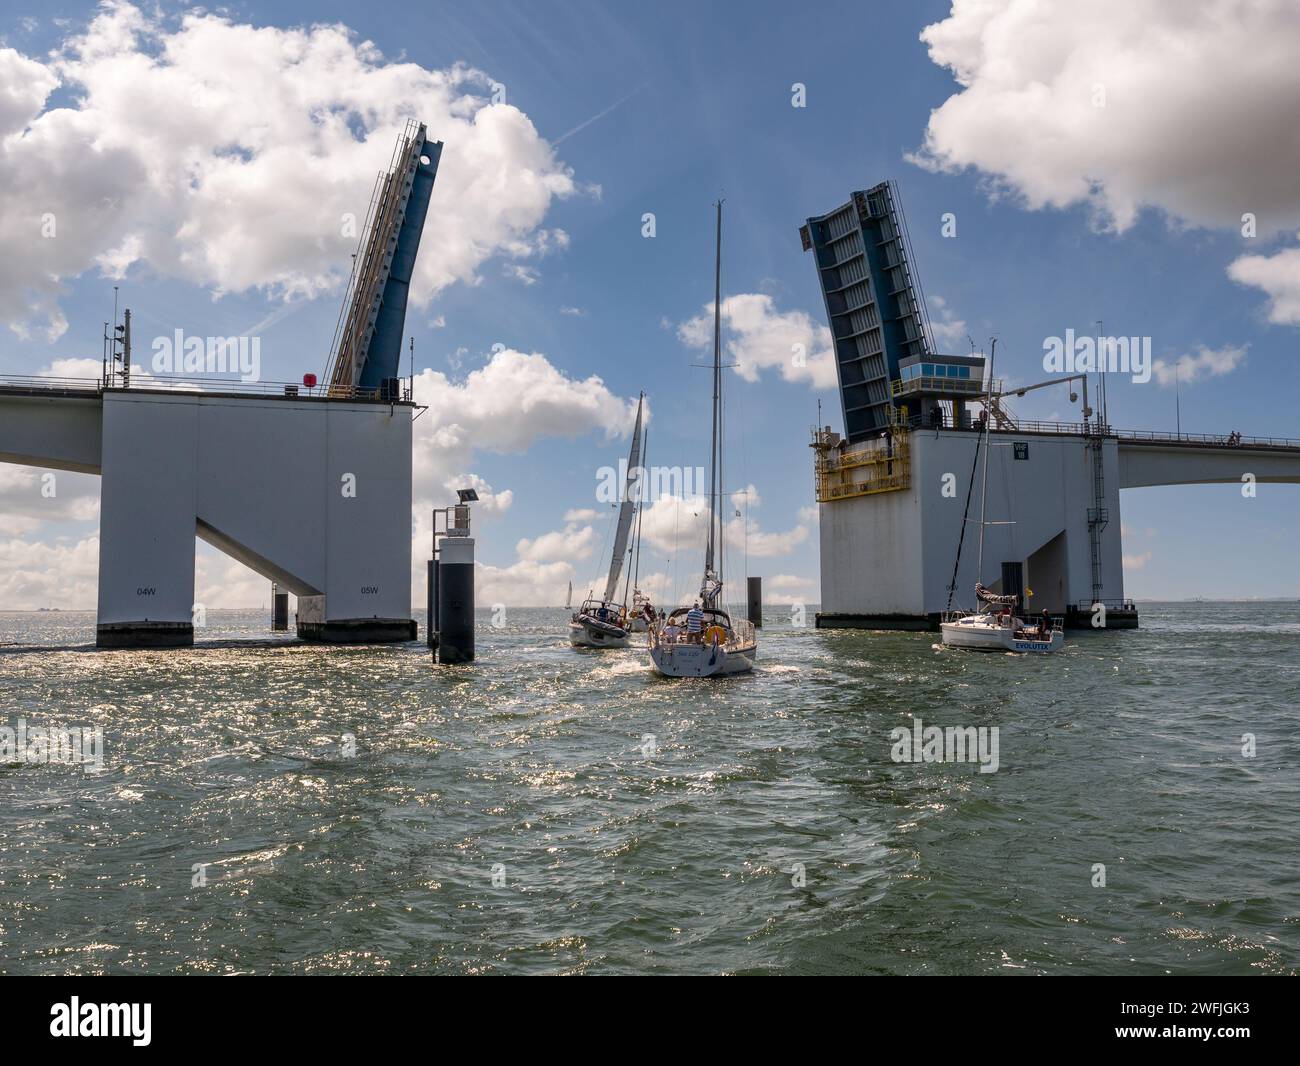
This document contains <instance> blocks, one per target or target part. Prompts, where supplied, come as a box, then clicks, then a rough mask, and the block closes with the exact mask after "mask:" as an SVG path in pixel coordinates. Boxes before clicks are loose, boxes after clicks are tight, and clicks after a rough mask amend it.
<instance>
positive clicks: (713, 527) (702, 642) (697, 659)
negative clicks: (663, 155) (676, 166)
mask: <svg viewBox="0 0 1300 1066" xmlns="http://www.w3.org/2000/svg"><path fill="white" fill-rule="evenodd" d="M717 211H718V218H717V255H716V259H715V263H714V271H713V434H712V443H711V447H710V451H709V535H708V541H707V543H706V545H705V550H704V577H703V579H702V581H701V583H700V598H699V600H698V601H696V603H694V604H693V605H691V606H689V607H678V608H677V609H676V610H674V611H673V612H672V613H671V614H669V615H668V616H667V617H666V618H662V619H656V620H655V622H654V623H653V624H652V625H651V626H650V635H649V644H650V661H651V663H652V664H653V665H654V668H655V671H656V672H658V673H660V674H662V675H664V676H665V677H722V676H725V675H728V674H741V673H748V672H749V671H751V670H753V669H754V658H755V656H756V655H757V654H758V640H757V638H756V636H755V633H754V625H753V623H752V622H750V621H748V620H747V619H733V618H732V617H731V615H730V614H729V613H728V612H727V611H726V610H725V609H724V608H723V607H722V603H721V599H722V585H723V582H722V556H723V525H722V507H721V506H720V503H721V496H722V495H724V494H725V493H723V492H722V491H720V485H721V479H722V434H721V428H722V427H721V422H722V201H721V200H719V201H718V204H717Z"/></svg>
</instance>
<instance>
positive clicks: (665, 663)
mask: <svg viewBox="0 0 1300 1066" xmlns="http://www.w3.org/2000/svg"><path fill="white" fill-rule="evenodd" d="M757 653H758V648H757V646H755V645H752V644H751V645H749V646H748V647H742V648H736V649H733V650H731V651H728V650H727V649H726V648H715V647H713V646H712V645H708V644H656V645H655V646H654V647H652V648H651V649H650V662H651V663H652V664H653V665H654V668H655V671H656V672H657V673H660V674H662V675H663V676H664V677H727V676H730V675H732V674H745V673H749V672H750V671H751V670H753V669H754V657H755V655H756V654H757Z"/></svg>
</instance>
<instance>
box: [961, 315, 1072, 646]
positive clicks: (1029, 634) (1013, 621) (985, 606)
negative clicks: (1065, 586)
mask: <svg viewBox="0 0 1300 1066" xmlns="http://www.w3.org/2000/svg"><path fill="white" fill-rule="evenodd" d="M996 354H997V340H996V339H995V340H994V341H993V344H992V346H991V348H990V351H989V371H988V373H989V383H988V388H987V390H986V392H985V400H984V405H985V411H988V410H990V409H991V408H990V405H991V399H992V393H993V359H994V356H996ZM990 421H991V420H990V419H989V418H988V417H987V416H986V417H985V419H984V423H983V425H982V426H981V428H980V435H979V437H978V438H977V440H976V443H975V447H976V448H979V447H980V446H981V445H983V448H984V478H983V485H982V487H981V489H980V538H979V555H978V559H977V562H976V567H975V572H976V575H977V579H976V581H975V600H976V603H977V604H978V605H979V610H977V611H974V612H963V611H957V612H952V613H948V614H945V615H944V618H943V620H942V621H941V622H940V624H939V629H940V631H941V633H942V634H943V642H944V644H947V645H950V646H952V647H954V648H966V649H969V650H971V651H1016V652H1025V653H1028V654H1039V655H1041V654H1044V653H1046V652H1053V651H1059V650H1060V649H1061V647H1062V645H1063V644H1064V643H1065V632H1064V630H1063V629H1062V628H1061V621H1060V619H1059V618H1057V619H1051V618H1048V617H1047V616H1044V618H1043V620H1041V621H1036V622H1034V623H1029V622H1026V621H1025V620H1024V619H1022V618H1019V617H1017V616H1016V614H1015V607H1016V601H1017V597H1015V596H1005V595H1000V594H999V593H996V592H991V591H989V590H988V589H987V588H985V587H984V585H983V584H981V582H980V581H979V579H978V576H979V575H982V574H983V572H984V528H985V526H987V525H988V524H989V523H988V522H987V521H985V511H986V507H987V504H988V488H989V443H988V432H989V430H988V426H989V422H990ZM972 478H973V475H972ZM960 563H961V544H960V543H958V545H957V562H956V564H954V567H953V581H954V584H955V582H956V577H957V574H956V569H957V566H958V565H960ZM951 587H952V586H950V592H949V601H950V602H951Z"/></svg>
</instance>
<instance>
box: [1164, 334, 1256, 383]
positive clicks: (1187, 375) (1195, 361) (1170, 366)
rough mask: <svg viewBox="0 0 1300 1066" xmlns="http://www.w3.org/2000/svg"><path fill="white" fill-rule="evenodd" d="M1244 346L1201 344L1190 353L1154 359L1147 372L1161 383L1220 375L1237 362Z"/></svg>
mask: <svg viewBox="0 0 1300 1066" xmlns="http://www.w3.org/2000/svg"><path fill="white" fill-rule="evenodd" d="M1247 347H1248V346H1247V345H1232V344H1225V345H1224V346H1223V347H1222V348H1207V347H1205V345H1203V344H1202V345H1199V346H1198V347H1197V349H1196V351H1195V352H1194V353H1193V354H1191V355H1180V356H1179V357H1178V358H1177V359H1157V360H1155V361H1154V362H1153V363H1152V364H1151V373H1152V375H1153V376H1154V377H1155V379H1156V381H1158V382H1159V383H1160V384H1161V385H1164V386H1169V385H1173V384H1174V383H1175V381H1178V382H1181V383H1182V384H1184V385H1190V384H1191V383H1192V382H1194V381H1199V380H1201V379H1202V378H1217V377H1221V376H1222V375H1224V374H1228V373H1230V372H1232V371H1233V370H1235V369H1237V367H1238V366H1240V365H1241V361H1242V360H1243V359H1245V358H1246V348H1247Z"/></svg>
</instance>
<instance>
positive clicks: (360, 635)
mask: <svg viewBox="0 0 1300 1066" xmlns="http://www.w3.org/2000/svg"><path fill="white" fill-rule="evenodd" d="M298 636H299V637H300V638H302V639H303V640H309V641H313V642H315V643H318V644H401V643H404V642H405V641H408V640H415V639H416V636H417V633H416V621H415V619H414V618H343V619H336V620H334V621H330V622H299V623H298Z"/></svg>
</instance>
